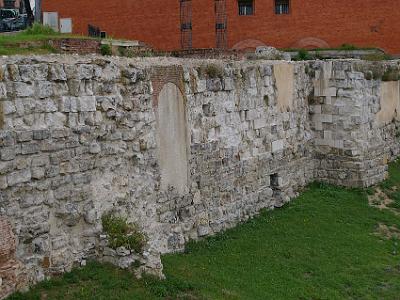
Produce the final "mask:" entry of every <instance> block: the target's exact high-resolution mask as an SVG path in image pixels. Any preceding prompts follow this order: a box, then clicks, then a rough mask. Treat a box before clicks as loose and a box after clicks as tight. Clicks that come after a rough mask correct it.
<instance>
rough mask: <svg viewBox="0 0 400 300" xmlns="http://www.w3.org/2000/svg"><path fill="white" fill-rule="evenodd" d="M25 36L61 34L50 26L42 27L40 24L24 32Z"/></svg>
mask: <svg viewBox="0 0 400 300" xmlns="http://www.w3.org/2000/svg"><path fill="white" fill-rule="evenodd" d="M24 34H25V35H60V33H58V32H56V31H54V29H53V28H51V27H50V26H48V25H42V24H40V23H34V24H33V25H32V26H31V27H28V28H27V29H25V31H24Z"/></svg>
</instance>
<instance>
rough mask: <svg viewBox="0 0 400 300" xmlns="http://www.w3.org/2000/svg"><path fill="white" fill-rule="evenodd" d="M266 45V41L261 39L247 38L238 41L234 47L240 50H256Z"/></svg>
mask: <svg viewBox="0 0 400 300" xmlns="http://www.w3.org/2000/svg"><path fill="white" fill-rule="evenodd" d="M262 46H266V45H265V43H264V42H262V41H260V40H254V39H247V40H243V41H240V42H238V43H236V44H235V45H234V46H233V47H232V49H233V50H239V51H246V50H255V49H256V48H257V47H262Z"/></svg>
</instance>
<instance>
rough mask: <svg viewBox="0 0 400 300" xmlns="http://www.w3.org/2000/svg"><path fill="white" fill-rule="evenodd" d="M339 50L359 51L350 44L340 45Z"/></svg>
mask: <svg viewBox="0 0 400 300" xmlns="http://www.w3.org/2000/svg"><path fill="white" fill-rule="evenodd" d="M339 49H340V50H357V49H360V48H358V47H356V46H354V45H352V44H342V45H341V46H340V48H339Z"/></svg>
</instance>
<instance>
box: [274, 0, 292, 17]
mask: <svg viewBox="0 0 400 300" xmlns="http://www.w3.org/2000/svg"><path fill="white" fill-rule="evenodd" d="M289 11H290V0H275V13H276V14H277V15H287V14H289Z"/></svg>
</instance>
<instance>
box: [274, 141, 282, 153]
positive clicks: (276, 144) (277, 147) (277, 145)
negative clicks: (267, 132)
mask: <svg viewBox="0 0 400 300" xmlns="http://www.w3.org/2000/svg"><path fill="white" fill-rule="evenodd" d="M284 144H285V140H278V141H273V142H272V147H271V149H272V152H278V151H281V150H283V148H284Z"/></svg>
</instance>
